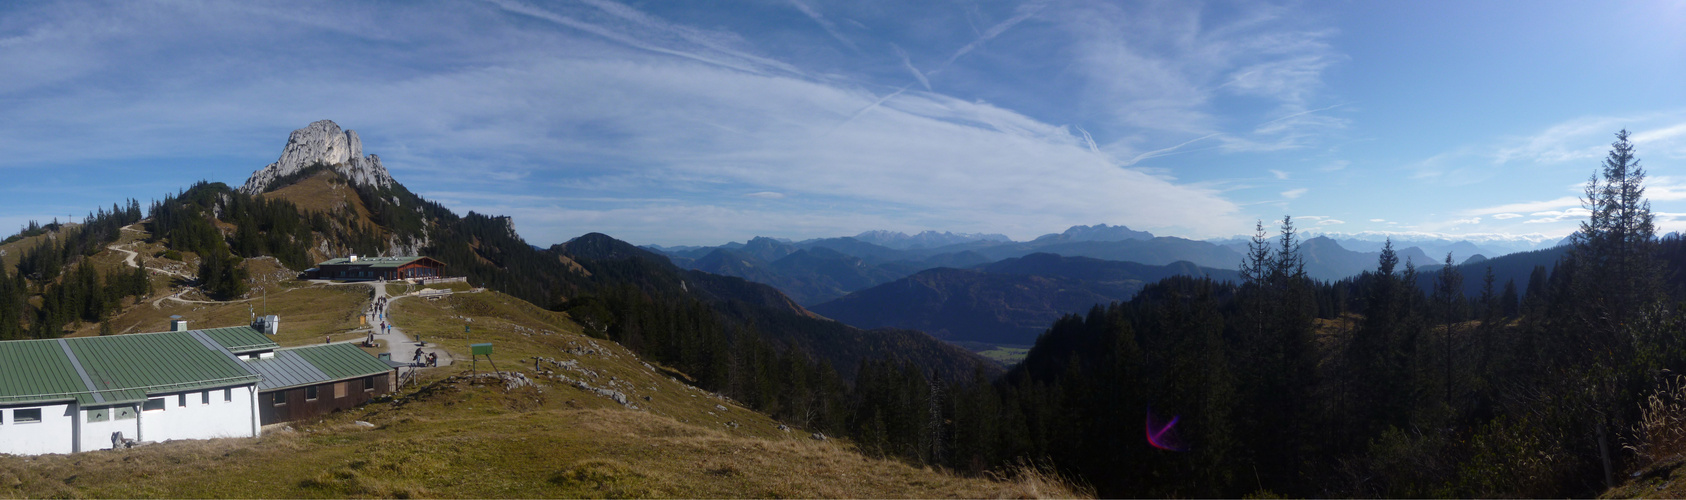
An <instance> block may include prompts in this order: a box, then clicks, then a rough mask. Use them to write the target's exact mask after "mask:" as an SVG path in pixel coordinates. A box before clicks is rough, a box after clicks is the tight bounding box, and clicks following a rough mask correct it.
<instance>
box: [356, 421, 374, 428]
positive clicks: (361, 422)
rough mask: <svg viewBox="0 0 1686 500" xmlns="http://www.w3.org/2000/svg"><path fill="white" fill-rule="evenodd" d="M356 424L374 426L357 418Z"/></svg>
mask: <svg viewBox="0 0 1686 500" xmlns="http://www.w3.org/2000/svg"><path fill="white" fill-rule="evenodd" d="M356 424H357V426H358V427H374V426H375V424H371V423H368V422H364V421H362V420H358V421H357V422H356Z"/></svg>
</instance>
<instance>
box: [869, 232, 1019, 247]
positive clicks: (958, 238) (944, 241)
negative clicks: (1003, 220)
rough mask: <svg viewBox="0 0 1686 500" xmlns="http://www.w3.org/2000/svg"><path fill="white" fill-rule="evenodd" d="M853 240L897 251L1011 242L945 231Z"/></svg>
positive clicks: (879, 234)
mask: <svg viewBox="0 0 1686 500" xmlns="http://www.w3.org/2000/svg"><path fill="white" fill-rule="evenodd" d="M854 239H856V240H859V241H862V242H866V243H871V244H874V245H879V246H883V247H887V248H894V249H897V250H907V249H911V248H937V247H943V246H948V245H953V244H957V243H968V242H973V241H1001V242H1007V241H1012V239H1011V238H1008V237H1007V236H1006V235H1003V234H985V233H951V232H947V231H944V232H941V233H939V232H936V231H924V232H921V233H919V234H915V235H912V236H908V235H907V233H903V232H899V231H867V232H864V233H861V234H857V235H855V238H854Z"/></svg>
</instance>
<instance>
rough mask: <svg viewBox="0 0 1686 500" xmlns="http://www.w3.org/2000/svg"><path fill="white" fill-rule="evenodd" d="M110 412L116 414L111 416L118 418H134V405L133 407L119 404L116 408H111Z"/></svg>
mask: <svg viewBox="0 0 1686 500" xmlns="http://www.w3.org/2000/svg"><path fill="white" fill-rule="evenodd" d="M111 412H112V413H115V414H116V415H113V416H112V418H116V419H118V420H134V419H135V407H133V406H119V407H116V408H112V409H111Z"/></svg>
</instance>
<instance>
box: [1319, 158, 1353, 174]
mask: <svg viewBox="0 0 1686 500" xmlns="http://www.w3.org/2000/svg"><path fill="white" fill-rule="evenodd" d="M1348 165H1352V162H1350V161H1346V160H1335V161H1332V162H1329V164H1328V165H1324V166H1322V167H1320V168H1318V169H1317V170H1318V171H1320V172H1335V171H1339V170H1341V169H1345V168H1346V167H1347V166H1348Z"/></svg>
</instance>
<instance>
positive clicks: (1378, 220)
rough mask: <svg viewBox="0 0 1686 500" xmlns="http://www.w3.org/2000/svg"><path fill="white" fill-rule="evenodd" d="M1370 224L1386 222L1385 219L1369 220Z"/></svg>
mask: <svg viewBox="0 0 1686 500" xmlns="http://www.w3.org/2000/svg"><path fill="white" fill-rule="evenodd" d="M1370 222H1387V219H1370Z"/></svg>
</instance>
